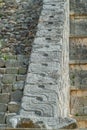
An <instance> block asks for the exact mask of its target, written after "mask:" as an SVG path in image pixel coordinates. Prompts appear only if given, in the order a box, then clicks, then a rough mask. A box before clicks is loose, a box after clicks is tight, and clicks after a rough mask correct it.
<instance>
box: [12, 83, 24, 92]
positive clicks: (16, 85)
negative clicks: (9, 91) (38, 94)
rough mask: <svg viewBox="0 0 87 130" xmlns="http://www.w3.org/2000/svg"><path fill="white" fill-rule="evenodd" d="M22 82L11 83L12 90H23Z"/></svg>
mask: <svg viewBox="0 0 87 130" xmlns="http://www.w3.org/2000/svg"><path fill="white" fill-rule="evenodd" d="M23 88H24V81H18V82H14V83H13V90H23Z"/></svg>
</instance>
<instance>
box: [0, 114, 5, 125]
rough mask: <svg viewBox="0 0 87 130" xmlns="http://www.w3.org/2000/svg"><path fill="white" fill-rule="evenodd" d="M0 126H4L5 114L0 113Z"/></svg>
mask: <svg viewBox="0 0 87 130" xmlns="http://www.w3.org/2000/svg"><path fill="white" fill-rule="evenodd" d="M0 124H5V113H4V112H0Z"/></svg>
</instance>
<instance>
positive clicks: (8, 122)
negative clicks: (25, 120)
mask: <svg viewBox="0 0 87 130" xmlns="http://www.w3.org/2000/svg"><path fill="white" fill-rule="evenodd" d="M14 116H16V113H7V114H6V124H7V126H8V127H10V128H11V127H12V126H11V124H10V118H12V117H14Z"/></svg>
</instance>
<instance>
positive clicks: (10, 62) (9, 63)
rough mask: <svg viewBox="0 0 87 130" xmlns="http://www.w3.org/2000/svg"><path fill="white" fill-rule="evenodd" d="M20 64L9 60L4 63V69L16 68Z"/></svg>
mask: <svg viewBox="0 0 87 130" xmlns="http://www.w3.org/2000/svg"><path fill="white" fill-rule="evenodd" d="M21 65H22V64H21V62H19V61H17V60H14V59H11V60H7V61H6V67H18V66H21Z"/></svg>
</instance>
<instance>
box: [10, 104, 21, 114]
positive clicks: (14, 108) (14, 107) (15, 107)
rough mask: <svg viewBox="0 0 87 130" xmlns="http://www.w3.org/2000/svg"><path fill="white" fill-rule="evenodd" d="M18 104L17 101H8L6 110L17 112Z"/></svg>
mask: <svg viewBox="0 0 87 130" xmlns="http://www.w3.org/2000/svg"><path fill="white" fill-rule="evenodd" d="M19 108H20V104H19V103H17V102H9V104H8V111H9V112H10V113H17V112H18V111H19Z"/></svg>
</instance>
